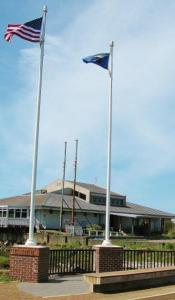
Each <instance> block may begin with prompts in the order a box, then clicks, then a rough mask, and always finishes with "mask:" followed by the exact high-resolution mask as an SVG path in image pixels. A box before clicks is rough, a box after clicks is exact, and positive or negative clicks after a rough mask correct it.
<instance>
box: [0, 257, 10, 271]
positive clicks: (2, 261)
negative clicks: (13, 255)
mask: <svg viewBox="0 0 175 300" xmlns="http://www.w3.org/2000/svg"><path fill="white" fill-rule="evenodd" d="M8 267H9V258H8V257H6V256H0V269H7V268H8Z"/></svg>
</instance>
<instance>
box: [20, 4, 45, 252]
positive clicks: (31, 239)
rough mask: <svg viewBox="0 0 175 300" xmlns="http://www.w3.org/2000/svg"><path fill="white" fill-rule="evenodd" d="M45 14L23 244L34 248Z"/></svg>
mask: <svg viewBox="0 0 175 300" xmlns="http://www.w3.org/2000/svg"><path fill="white" fill-rule="evenodd" d="M46 14H47V6H46V5H44V7H43V21H42V32H41V42H40V48H41V54H40V67H39V82H38V97H37V104H36V125H35V136H34V151H33V168H32V183H31V202H30V223H29V238H28V240H27V241H26V243H25V245H26V246H35V245H36V241H35V240H34V226H35V193H36V176H37V160H38V141H39V123H40V106H41V90H42V73H43V59H44V40H45V27H46Z"/></svg>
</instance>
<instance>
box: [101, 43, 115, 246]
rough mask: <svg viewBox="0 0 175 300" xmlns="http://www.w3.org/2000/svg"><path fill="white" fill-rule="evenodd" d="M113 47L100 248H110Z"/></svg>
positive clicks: (111, 48) (111, 47) (111, 51)
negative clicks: (104, 216) (103, 222)
mask: <svg viewBox="0 0 175 300" xmlns="http://www.w3.org/2000/svg"><path fill="white" fill-rule="evenodd" d="M113 47H114V42H113V41H112V42H111V44H110V69H109V75H110V96H109V117H108V157H107V188H106V224H105V240H104V241H103V243H102V246H111V245H112V243H111V241H110V239H109V227H110V187H111V144H112V83H113Z"/></svg>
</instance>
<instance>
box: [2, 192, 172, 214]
mask: <svg viewBox="0 0 175 300" xmlns="http://www.w3.org/2000/svg"><path fill="white" fill-rule="evenodd" d="M60 204H61V195H60V194H57V193H48V194H37V195H36V207H37V208H53V209H59V207H60ZM0 205H8V206H10V207H23V206H25V207H29V206H30V194H28V195H21V196H16V197H10V198H6V199H2V200H0ZM63 208H64V209H66V210H67V209H68V210H71V209H72V196H66V195H65V196H64V201H63ZM75 210H76V211H77V212H78V211H83V212H92V213H102V214H104V213H105V206H104V205H96V204H91V203H88V202H87V201H85V200H82V199H80V198H77V197H76V201H75ZM110 210H111V213H121V214H131V215H132V214H134V215H138V216H143V217H154V218H155V217H163V218H174V217H175V215H173V214H170V213H167V212H164V211H160V210H157V209H153V208H150V207H146V206H142V205H138V204H134V203H131V202H127V203H126V206H124V207H122V206H121V207H119V206H111V208H110Z"/></svg>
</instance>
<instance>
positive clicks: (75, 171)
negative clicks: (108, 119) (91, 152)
mask: <svg viewBox="0 0 175 300" xmlns="http://www.w3.org/2000/svg"><path fill="white" fill-rule="evenodd" d="M77 153H78V140H75V162H74V186H73V201H72V225H73V227H74V226H75V186H76V177H77Z"/></svg>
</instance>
